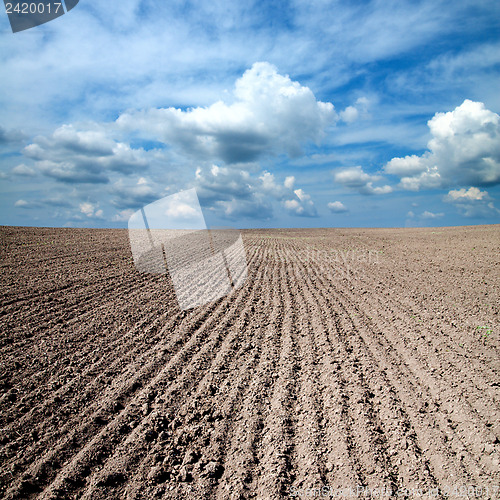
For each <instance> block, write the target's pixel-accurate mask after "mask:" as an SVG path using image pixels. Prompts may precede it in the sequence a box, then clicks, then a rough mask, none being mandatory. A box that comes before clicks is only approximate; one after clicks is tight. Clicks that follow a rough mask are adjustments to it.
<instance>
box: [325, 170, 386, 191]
mask: <svg viewBox="0 0 500 500" xmlns="http://www.w3.org/2000/svg"><path fill="white" fill-rule="evenodd" d="M333 179H334V181H335V182H336V183H338V184H341V185H342V186H345V187H347V188H349V189H352V190H355V191H358V192H359V193H361V194H367V195H369V194H387V193H391V192H392V187H391V186H389V185H387V184H386V185H384V186H374V185H373V184H374V183H375V182H378V181H380V180H382V177H381V176H380V175H371V174H367V173H366V172H364V171H363V169H362V168H361V167H359V166H357V167H348V168H342V169H340V170H337V171H336V172H334V173H333Z"/></svg>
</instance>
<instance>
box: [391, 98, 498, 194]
mask: <svg viewBox="0 0 500 500" xmlns="http://www.w3.org/2000/svg"><path fill="white" fill-rule="evenodd" d="M428 125H429V128H430V132H431V135H432V139H431V140H430V141H429V143H428V148H429V150H428V151H426V152H425V153H424V154H423V155H421V156H415V155H412V156H405V157H404V158H393V159H392V160H391V161H390V162H389V163H387V165H386V166H385V168H384V169H385V172H387V173H388V174H394V175H397V176H399V177H400V178H401V186H402V187H403V188H404V189H408V190H412V191H418V190H419V189H421V188H449V187H459V186H470V185H476V186H491V185H494V184H498V183H500V116H498V115H497V114H496V113H493V112H492V111H489V110H488V109H486V108H485V106H484V104H483V103H481V102H473V101H470V100H465V101H464V102H463V104H462V105H460V106H458V107H457V108H455V109H454V110H453V111H450V112H448V113H436V114H435V115H434V117H433V118H432V119H431V120H430V121H429V122H428Z"/></svg>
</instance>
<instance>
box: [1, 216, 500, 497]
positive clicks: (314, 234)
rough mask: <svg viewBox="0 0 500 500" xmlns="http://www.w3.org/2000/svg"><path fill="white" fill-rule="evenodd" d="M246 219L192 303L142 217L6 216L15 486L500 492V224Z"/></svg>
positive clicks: (4, 348)
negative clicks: (57, 223)
mask: <svg viewBox="0 0 500 500" xmlns="http://www.w3.org/2000/svg"><path fill="white" fill-rule="evenodd" d="M242 234H243V242H244V246H245V251H246V259H247V263H248V278H247V281H246V283H245V284H244V285H243V286H242V287H241V288H239V289H237V290H234V291H233V292H232V293H231V294H230V295H228V296H226V297H224V298H221V299H219V300H217V301H215V302H212V303H210V304H207V305H204V306H201V307H199V308H197V309H194V310H189V311H181V310H180V309H179V306H178V305H177V301H176V296H175V291H174V289H173V287H172V285H171V282H169V280H168V278H167V277H166V276H161V275H146V274H140V273H139V272H137V271H136V270H135V268H134V265H133V260H132V255H131V251H130V247H129V243H128V234H127V231H126V230H97V229H85V230H79V229H40V228H11V227H3V228H0V256H1V260H0V266H1V274H0V283H1V285H0V292H1V293H0V297H1V301H0V304H1V305H0V352H1V354H0V419H1V422H0V497H1V498H47V499H48V498H51V499H55V498H87V499H110V498H124V499H125V498H127V499H150V498H171V499H184V498H186V499H190V498H193V499H195V498H196V499H203V498H216V499H233V498H234V499H239V498H258V499H278V498H289V497H291V498H293V497H296V498H311V497H312V496H316V497H320V494H321V495H323V497H327V496H328V495H329V496H330V497H334V496H335V495H337V497H349V496H351V497H352V496H354V495H355V494H358V495H361V494H362V493H364V494H367V493H370V492H371V493H375V494H377V493H383V494H385V495H386V496H389V495H388V493H389V492H392V494H393V496H395V495H396V494H397V495H399V497H400V498H403V497H405V498H416V497H418V495H419V494H420V493H422V494H428V495H434V497H437V496H438V495H439V497H442V496H445V495H446V493H450V496H451V497H455V496H457V497H460V496H461V497H462V498H464V497H467V495H469V498H471V497H474V496H475V497H477V498H498V497H499V489H498V488H499V486H500V465H499V458H500V418H499V417H500V387H499V384H500V341H499V334H500V325H499V323H500V322H499V313H498V307H499V304H500V297H499V295H500V292H499V290H500V286H499V285H500V264H499V255H500V226H498V225H497V226H475V227H460V228H439V229H430V228H419V229H314V230H305V229H294V230H290V229H286V230H249V231H243V232H242ZM464 488H467V490H466V489H464ZM464 492H466V493H465V494H464ZM307 495H309V496H307Z"/></svg>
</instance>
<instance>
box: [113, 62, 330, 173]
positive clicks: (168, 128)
mask: <svg viewBox="0 0 500 500" xmlns="http://www.w3.org/2000/svg"><path fill="white" fill-rule="evenodd" d="M335 119H336V113H335V111H334V107H333V105H332V104H331V103H328V102H321V101H317V100H316V98H315V96H314V94H313V92H312V91H311V90H310V89H309V88H308V87H304V86H301V85H300V84H299V83H298V82H294V81H292V80H291V79H290V78H289V77H288V76H283V75H280V74H279V73H278V72H277V69H276V68H275V67H274V66H272V65H271V64H269V63H266V62H260V63H255V64H254V65H253V66H252V68H251V69H249V70H247V71H246V72H245V73H244V74H243V76H242V77H241V78H240V79H238V80H237V81H236V85H235V89H234V92H233V102H231V103H229V104H228V103H226V102H222V101H218V102H216V103H214V104H212V105H211V106H208V107H198V108H191V109H188V110H186V111H182V110H181V109H177V108H162V109H149V110H146V111H132V112H129V113H125V114H122V115H121V116H120V117H119V118H118V120H117V123H118V125H119V126H121V127H123V128H125V129H127V130H138V131H139V132H142V133H145V134H149V135H150V136H153V137H155V138H157V139H160V140H162V141H164V142H165V143H168V144H170V145H174V146H176V147H177V148H179V149H181V150H182V151H184V152H185V153H188V154H189V155H193V156H195V157H197V158H200V159H204V160H206V159H213V160H223V161H224V162H226V163H228V164H230V163H238V162H249V161H253V160H256V159H257V158H259V157H261V156H262V155H265V154H281V153H286V154H288V155H289V156H291V157H296V156H298V155H300V153H301V148H300V145H301V144H304V143H306V142H308V141H313V142H318V141H319V140H320V139H321V138H322V136H323V134H324V130H325V127H327V126H328V125H329V124H330V123H332V122H333V121H334V120H335Z"/></svg>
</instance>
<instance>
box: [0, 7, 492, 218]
mask: <svg viewBox="0 0 500 500" xmlns="http://www.w3.org/2000/svg"><path fill="white" fill-rule="evenodd" d="M0 39H1V41H0V58H1V66H0V67H1V68H2V69H1V78H0V189H1V197H0V224H2V225H28V226H68V227H127V221H128V218H129V217H130V215H131V214H132V213H133V212H134V211H136V210H138V209H139V208H141V207H142V206H144V205H146V204H148V203H152V202H154V201H155V200H158V199H161V198H162V197H164V196H168V195H171V194H174V193H177V192H179V191H181V190H185V189H190V188H193V187H195V188H196V189H197V192H198V196H199V198H200V202H201V204H202V207H203V209H204V212H205V213H206V214H208V219H209V221H210V223H213V224H219V225H230V226H234V227H349V226H353V227H360V226H361V227H404V226H412V227H413V226H443V225H468V224H489V223H499V222H500V117H499V116H498V113H499V112H500V92H498V88H499V87H500V85H499V84H500V4H499V3H498V2H497V1H489V0H485V1H482V2H480V3H479V4H478V3H477V2H472V1H470V2H469V1H461V2H456V1H454V2H451V1H436V0H432V1H427V0H422V1H416V2H415V1H414V2H405V1H390V0H389V1H388V0H384V1H360V2H332V1H326V0H318V1H311V0H309V1H302V0H300V1H290V2H285V1H276V2H251V1H250V2H249V1H245V2H240V1H233V2H222V1H218V0H215V1H210V2H186V1H169V2H152V1H149V0H147V1H140V0H122V1H120V2H98V1H96V0H81V1H80V3H79V4H78V6H77V7H75V8H74V9H73V10H72V11H71V12H69V13H68V14H66V15H64V16H61V17H60V18H58V19H56V20H54V21H51V22H49V23H47V24H44V25H41V26H39V27H36V28H33V29H30V30H27V31H23V32H19V33H16V34H13V33H12V32H11V30H10V25H9V22H8V19H7V15H6V14H4V15H1V16H0ZM206 218H207V217H206Z"/></svg>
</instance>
